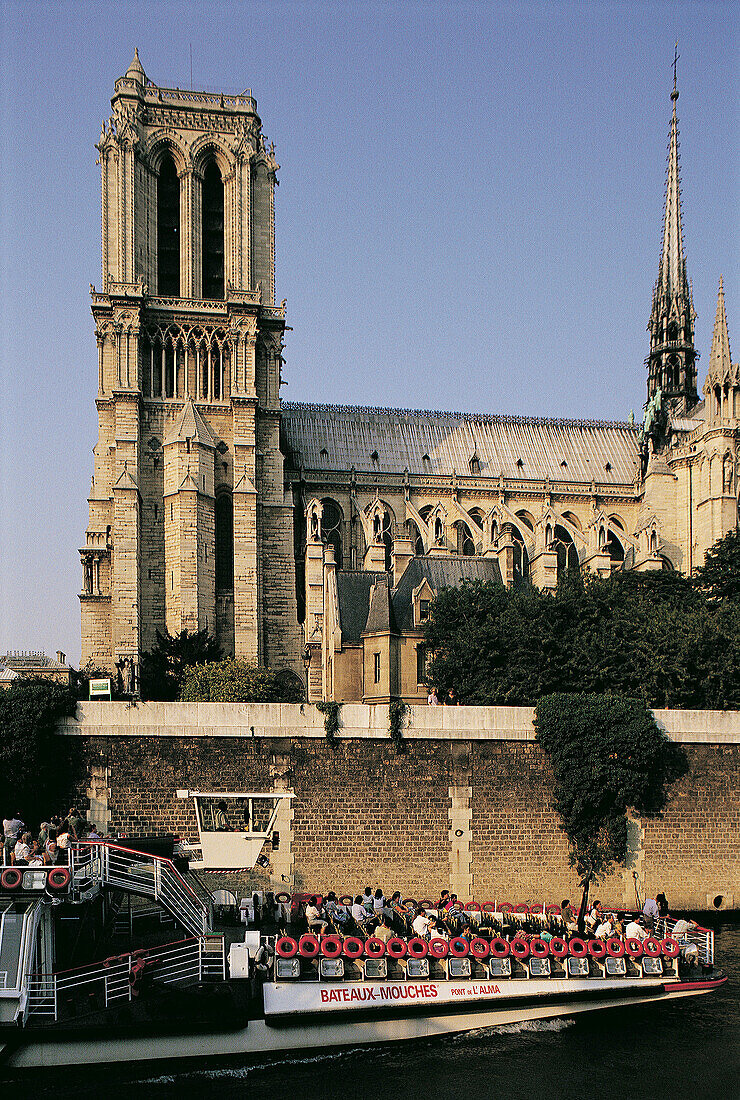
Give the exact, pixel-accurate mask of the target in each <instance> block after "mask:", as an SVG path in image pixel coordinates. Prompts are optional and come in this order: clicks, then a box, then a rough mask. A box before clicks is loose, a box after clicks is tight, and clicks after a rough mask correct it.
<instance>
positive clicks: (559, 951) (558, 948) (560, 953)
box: [550, 936, 568, 959]
mask: <svg viewBox="0 0 740 1100" xmlns="http://www.w3.org/2000/svg"><path fill="white" fill-rule="evenodd" d="M550 954H551V955H552V956H553V957H554V958H556V959H564V958H565V956H566V955H567V954H568V944H567V943H566V942H565V940H564V939H563V938H562V937H561V936H553V937H552V939H551V940H550Z"/></svg>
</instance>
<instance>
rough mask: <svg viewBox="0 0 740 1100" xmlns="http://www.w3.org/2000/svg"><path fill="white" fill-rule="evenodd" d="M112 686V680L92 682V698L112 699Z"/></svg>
mask: <svg viewBox="0 0 740 1100" xmlns="http://www.w3.org/2000/svg"><path fill="white" fill-rule="evenodd" d="M110 697H111V686H110V680H91V681H90V698H91V699H110Z"/></svg>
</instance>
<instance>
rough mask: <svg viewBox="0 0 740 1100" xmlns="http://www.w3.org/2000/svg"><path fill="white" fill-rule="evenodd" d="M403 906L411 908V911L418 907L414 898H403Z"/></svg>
mask: <svg viewBox="0 0 740 1100" xmlns="http://www.w3.org/2000/svg"><path fill="white" fill-rule="evenodd" d="M403 904H404V905H405V906H406V907H407V908H411V909H416V906H417V905H418V904H419V903H418V902H417V900H416V898H404V899H403Z"/></svg>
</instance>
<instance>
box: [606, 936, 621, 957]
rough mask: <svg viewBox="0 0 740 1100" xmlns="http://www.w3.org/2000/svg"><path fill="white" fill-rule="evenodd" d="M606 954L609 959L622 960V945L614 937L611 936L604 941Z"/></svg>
mask: <svg viewBox="0 0 740 1100" xmlns="http://www.w3.org/2000/svg"><path fill="white" fill-rule="evenodd" d="M606 953H607V955H608V956H609V958H610V959H622V958H624V944H623V943H622V941H621V940H620V939H617V937H616V936H611V937H610V938H609V939H608V940H607V941H606Z"/></svg>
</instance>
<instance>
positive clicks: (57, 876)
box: [46, 867, 71, 890]
mask: <svg viewBox="0 0 740 1100" xmlns="http://www.w3.org/2000/svg"><path fill="white" fill-rule="evenodd" d="M70 877H71V876H70V873H69V869H68V868H67V867H52V869H51V870H50V871H49V873H48V875H47V876H46V885H47V886H48V887H49V889H50V890H63V889H64V887H65V886H68V885H69V880H70Z"/></svg>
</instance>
